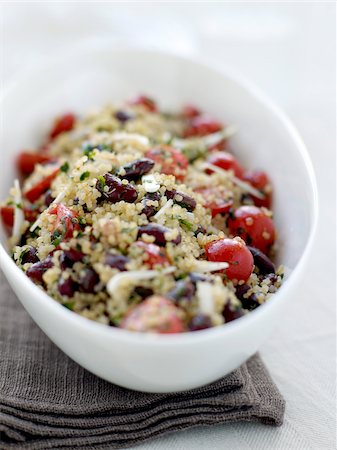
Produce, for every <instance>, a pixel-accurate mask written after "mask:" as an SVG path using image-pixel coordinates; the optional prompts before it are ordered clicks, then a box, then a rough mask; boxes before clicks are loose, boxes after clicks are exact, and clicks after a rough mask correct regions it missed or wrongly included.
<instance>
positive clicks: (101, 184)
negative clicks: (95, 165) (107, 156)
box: [97, 175, 105, 191]
mask: <svg viewBox="0 0 337 450" xmlns="http://www.w3.org/2000/svg"><path fill="white" fill-rule="evenodd" d="M97 180H98V184H99V188H100V190H101V191H103V190H104V187H105V178H104V177H103V176H102V175H99V176H98V177H97Z"/></svg>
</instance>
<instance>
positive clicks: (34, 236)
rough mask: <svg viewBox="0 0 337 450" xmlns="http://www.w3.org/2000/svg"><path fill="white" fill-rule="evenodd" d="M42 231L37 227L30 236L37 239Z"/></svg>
mask: <svg viewBox="0 0 337 450" xmlns="http://www.w3.org/2000/svg"><path fill="white" fill-rule="evenodd" d="M40 231H41V227H36V228H35V229H34V230H33V231H30V235H31V237H32V238H36V237H38V236H39V234H40Z"/></svg>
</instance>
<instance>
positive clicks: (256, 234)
mask: <svg viewBox="0 0 337 450" xmlns="http://www.w3.org/2000/svg"><path fill="white" fill-rule="evenodd" d="M228 227H229V231H230V233H231V234H233V235H234V236H240V237H241V238H242V239H243V240H244V241H245V242H246V243H247V245H252V246H253V247H256V248H258V249H259V250H261V251H262V252H263V253H266V254H268V251H269V250H270V247H271V246H272V245H273V243H274V241H275V226H274V223H273V221H272V219H271V218H270V217H268V216H267V215H266V214H265V212H264V211H263V210H262V209H260V208H257V207H256V206H248V205H247V206H240V207H239V208H237V209H236V210H235V211H234V213H233V215H232V216H230V217H229V218H228Z"/></svg>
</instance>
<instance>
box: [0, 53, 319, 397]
mask: <svg viewBox="0 0 337 450" xmlns="http://www.w3.org/2000/svg"><path fill="white" fill-rule="evenodd" d="M138 93H147V94H149V95H151V96H153V97H154V98H156V99H159V102H160V104H161V105H163V106H166V107H177V106H180V105H181V104H183V103H185V102H191V103H195V104H197V105H198V106H200V107H202V108H203V109H204V110H205V111H208V112H209V113H210V114H212V115H213V116H215V117H217V118H219V119H221V120H223V121H225V122H226V123H230V124H236V125H237V126H238V127H239V133H238V134H237V135H236V136H235V137H234V138H233V139H232V143H233V148H234V151H235V153H236V154H237V155H238V157H239V158H240V159H241V161H242V162H243V163H244V164H245V165H246V167H249V168H261V169H264V170H266V171H267V172H268V173H269V174H270V176H271V179H272V181H273V184H274V189H275V196H274V198H275V200H274V210H275V221H276V225H277V228H278V231H279V236H278V242H279V246H280V250H279V254H278V260H279V262H282V263H283V264H285V266H286V267H287V272H288V276H287V277H286V278H287V279H286V281H285V283H284V285H283V286H282V287H281V289H280V290H279V291H278V292H277V294H276V295H274V296H273V298H272V299H270V300H269V301H268V302H267V303H266V304H265V305H263V306H261V307H259V308H258V309H257V310H255V311H253V312H252V313H250V314H249V315H248V316H245V317H243V318H241V319H238V320H236V321H234V322H231V323H229V324H227V325H224V326H220V327H216V328H213V329H209V330H204V331H199V332H194V333H184V334H178V335H155V334H140V333H134V332H129V331H125V330H121V329H118V328H112V327H108V326H105V325H101V324H98V323H95V322H93V321H90V320H87V319H85V318H83V317H81V316H79V315H77V314H75V313H73V312H71V311H69V310H68V309H66V308H64V307H62V306H61V305H59V304H58V303H57V302H56V301H54V300H53V299H52V298H50V297H49V296H48V295H47V294H45V293H44V292H43V291H42V290H41V289H40V288H38V287H37V286H36V285H35V284H33V283H32V282H31V281H30V280H29V279H28V278H27V277H26V275H25V274H24V273H23V272H22V271H21V270H20V269H18V268H17V267H16V265H15V264H14V262H13V261H12V260H11V258H10V256H9V255H8V254H7V252H6V250H5V247H6V237H5V234H4V232H3V231H2V236H1V238H2V242H3V246H0V261H1V267H2V269H3V271H4V273H5V275H6V277H7V279H8V281H9V282H10V284H11V285H12V288H13V290H14V291H15V293H16V294H17V296H18V297H19V299H20V300H21V302H22V304H23V305H24V307H25V308H26V310H27V311H28V313H29V314H30V315H31V317H32V318H33V319H34V320H35V322H36V323H37V324H38V325H39V326H40V327H41V328H42V330H43V331H44V332H45V333H46V334H47V335H48V336H49V337H50V339H51V340H52V341H53V342H54V343H55V344H56V345H57V346H58V347H60V348H61V349H62V350H63V351H64V352H65V353H66V354H67V355H69V356H70V357H71V358H72V359H73V360H75V361H76V362H78V363H79V364H81V365H82V366H83V367H85V368H86V369H88V370H90V371H91V372H93V373H95V374H96V375H98V376H100V377H102V378H104V379H106V380H109V381H111V382H113V383H116V384H119V385H121V386H124V387H127V388H131V389H137V390H142V391H149V392H172V391H180V390H185V389H191V388H195V387H197V386H201V385H204V384H207V383H210V382H212V381H214V380H216V379H218V378H220V377H222V376H223V375H226V374H228V373H229V372H231V371H232V370H233V369H235V368H236V367H238V366H239V365H240V364H242V363H243V362H244V361H245V360H246V359H247V358H249V357H250V356H251V355H252V354H253V353H255V352H256V351H257V350H258V348H259V347H260V346H261V344H262V343H263V341H264V340H265V339H266V337H267V336H268V334H269V333H270V331H271V330H272V328H273V327H274V326H275V324H276V323H280V322H281V321H282V315H281V314H282V312H284V309H285V307H286V306H287V305H288V308H289V312H290V313H291V301H295V300H296V297H297V296H299V295H301V288H300V287H301V283H304V282H305V281H306V282H308V281H309V280H305V267H306V264H307V263H308V259H309V250H310V247H311V244H312V241H313V235H314V229H315V224H316V218H317V196H316V185H315V179H314V175H313V170H312V167H311V163H310V161H309V157H308V154H307V152H306V149H305V147H304V145H303V143H302V141H301V139H300V137H299V136H298V134H297V132H296V131H295V129H294V128H293V126H292V125H291V124H290V123H289V121H288V119H286V118H285V116H284V115H283V114H282V113H281V112H280V111H279V110H278V109H277V108H276V107H275V106H274V105H272V104H271V102H270V101H269V100H266V99H265V98H264V97H263V96H262V95H261V94H260V93H258V92H257V91H256V89H255V88H253V87H251V86H250V85H249V84H247V82H241V81H238V79H237V77H232V76H230V75H228V74H227V73H226V72H223V71H220V70H216V69H214V68H211V67H209V66H208V65H204V64H200V63H199V62H195V61H192V60H190V59H185V58H181V57H178V56H174V55H171V54H166V53H162V52H158V51H150V50H145V49H140V48H136V47H130V46H124V47H121V46H120V45H119V47H118V48H114V47H111V46H110V47H109V48H105V47H99V48H97V47H96V48H95V47H92V48H89V49H88V48H87V49H83V50H81V51H79V50H76V51H74V52H73V53H72V54H70V55H66V56H63V57H61V58H59V59H58V60H56V61H55V60H54V62H52V63H50V64H47V65H44V66H43V67H40V68H36V69H35V70H34V71H33V72H31V73H30V74H27V75H26V76H25V77H24V78H22V79H21V80H20V81H17V82H16V83H14V84H13V85H12V86H11V87H10V88H9V89H8V90H7V91H6V93H5V95H4V98H3V100H2V106H1V108H2V114H3V133H2V145H1V156H2V164H1V172H2V173H1V176H0V182H1V186H0V198H2V199H5V198H6V197H7V193H8V189H9V188H10V186H11V185H12V183H13V179H14V175H15V168H14V159H15V155H16V154H17V153H18V152H19V151H20V150H21V149H23V148H30V147H31V148H34V146H36V145H38V143H39V142H40V139H41V137H42V134H43V133H44V132H45V130H46V129H47V128H48V126H49V124H50V121H51V120H52V119H53V117H54V116H55V115H57V114H58V113H62V112H64V111H68V110H73V111H76V112H83V111H85V110H86V109H88V108H90V107H92V106H96V105H97V106H100V105H102V104H105V103H108V102H113V101H116V100H122V99H126V98H129V97H130V96H132V95H134V94H138Z"/></svg>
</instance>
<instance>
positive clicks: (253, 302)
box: [241, 294, 260, 311]
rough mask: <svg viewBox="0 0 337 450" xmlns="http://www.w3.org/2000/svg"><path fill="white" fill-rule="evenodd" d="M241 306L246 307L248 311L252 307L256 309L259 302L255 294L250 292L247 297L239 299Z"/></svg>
mask: <svg viewBox="0 0 337 450" xmlns="http://www.w3.org/2000/svg"><path fill="white" fill-rule="evenodd" d="M241 303H242V307H243V308H244V309H248V311H253V309H256V308H258V307H259V306H260V303H259V302H258V300H257V297H256V295H255V294H251V295H250V296H249V297H248V298H244V297H243V298H242V299H241Z"/></svg>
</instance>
